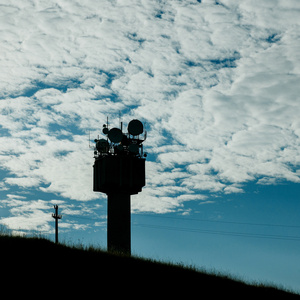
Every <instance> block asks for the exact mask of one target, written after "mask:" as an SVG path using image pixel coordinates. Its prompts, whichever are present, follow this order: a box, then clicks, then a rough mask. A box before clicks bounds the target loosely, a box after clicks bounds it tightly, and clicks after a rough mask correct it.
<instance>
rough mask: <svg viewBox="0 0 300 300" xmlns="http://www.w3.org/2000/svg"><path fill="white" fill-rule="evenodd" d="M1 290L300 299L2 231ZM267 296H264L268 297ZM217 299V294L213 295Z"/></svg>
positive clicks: (66, 294)
mask: <svg viewBox="0 0 300 300" xmlns="http://www.w3.org/2000/svg"><path fill="white" fill-rule="evenodd" d="M0 253H1V254H2V255H1V257H2V267H1V273H2V281H1V282H2V293H3V294H4V293H5V289H7V291H8V292H14V293H17V294H18V293H20V294H22V296H24V295H25V294H27V293H28V295H29V296H30V295H31V296H33V295H35V294H36V295H37V296H39V298H45V297H46V296H48V297H49V296H50V297H51V296H53V297H54V296H60V298H64V297H67V299H71V297H74V296H78V297H76V299H78V298H82V297H84V299H89V298H91V297H93V298H105V299H108V298H110V297H120V296H121V297H122V298H125V297H132V298H134V299H135V298H138V299H144V298H148V297H152V296H155V297H156V298H157V297H158V296H159V297H160V298H162V297H168V298H169V297H171V296H177V297H180V298H181V297H182V296H184V298H185V299H190V298H193V299H211V298H212V297H224V296H226V297H227V296H229V297H230V298H231V299H232V298H233V299H242V298H244V297H250V298H249V299H251V297H258V296H260V297H263V298H260V299H264V298H265V299H271V298H269V297H278V298H276V299H285V300H286V299H300V295H296V294H293V293H292V292H288V291H283V290H280V289H278V288H276V287H270V286H265V285H250V284H246V283H244V282H242V281H239V280H236V279H235V280H233V279H232V278H229V276H222V275H220V274H208V273H205V272H200V271H198V270H196V269H194V268H192V267H183V266H179V265H174V264H171V263H162V262H156V261H153V260H150V259H143V258H137V257H130V256H127V255H122V254H120V253H109V252H106V251H102V250H99V249H96V248H93V247H89V248H85V249H84V248H83V247H76V246H67V245H63V244H58V245H56V244H54V243H53V242H51V241H49V240H47V239H44V238H24V237H12V236H9V235H4V234H2V235H0ZM40 296H42V297H40ZM267 297H268V298H267ZM214 299H215V298H214Z"/></svg>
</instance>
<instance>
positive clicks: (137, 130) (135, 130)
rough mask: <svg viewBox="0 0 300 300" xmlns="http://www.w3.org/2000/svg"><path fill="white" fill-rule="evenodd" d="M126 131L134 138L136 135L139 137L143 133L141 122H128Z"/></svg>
mask: <svg viewBox="0 0 300 300" xmlns="http://www.w3.org/2000/svg"><path fill="white" fill-rule="evenodd" d="M127 129H128V132H129V133H130V134H131V135H133V136H136V135H140V134H142V133H143V131H144V126H143V123H142V122H141V121H139V120H136V119H135V120H131V121H130V122H129V124H128V128H127Z"/></svg>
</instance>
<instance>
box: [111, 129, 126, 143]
mask: <svg viewBox="0 0 300 300" xmlns="http://www.w3.org/2000/svg"><path fill="white" fill-rule="evenodd" d="M108 138H109V139H110V140H111V141H112V142H113V143H120V142H121V141H122V138H123V133H122V131H121V130H120V129H119V128H112V129H111V130H109V131H108Z"/></svg>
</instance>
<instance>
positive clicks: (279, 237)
mask: <svg viewBox="0 0 300 300" xmlns="http://www.w3.org/2000/svg"><path fill="white" fill-rule="evenodd" d="M133 226H136V227H145V228H153V229H160V230H173V231H184V232H194V233H204V234H217V235H227V236H238V237H246V238H263V239H276V240H288V241H300V236H284V235H273V234H260V233H246V232H234V231H221V230H202V229H198V228H184V227H172V226H164V225H151V224H133Z"/></svg>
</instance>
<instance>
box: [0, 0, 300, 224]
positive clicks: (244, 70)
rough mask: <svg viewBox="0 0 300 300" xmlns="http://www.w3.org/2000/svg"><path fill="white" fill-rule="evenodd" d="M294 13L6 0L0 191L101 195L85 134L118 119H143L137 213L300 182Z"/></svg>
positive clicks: (258, 4)
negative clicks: (248, 186)
mask: <svg viewBox="0 0 300 300" xmlns="http://www.w3.org/2000/svg"><path fill="white" fill-rule="evenodd" d="M299 9H300V8H299V3H298V1H296V0H295V1H292V0H290V1H279V0H278V1H276V3H275V2H274V1H252V0H251V1H234V0H224V1H223V2H222V5H215V1H202V3H198V2H197V1H185V2H182V1H171V2H167V3H160V2H158V1H154V2H151V3H150V2H143V1H133V2H132V1H130V2H125V1H121V2H111V1H101V3H100V2H99V3H95V1H84V2H81V3H76V2H74V1H73V2H70V1H66V0H62V1H56V2H55V1H54V2H51V3H49V1H42V0H39V1H26V2H24V1H13V2H12V1H6V3H5V5H2V6H1V17H0V20H1V21H0V25H1V26H0V27H1V30H2V31H1V35H0V43H1V45H2V49H3V50H2V52H1V53H2V54H1V58H0V67H1V70H2V72H1V74H0V91H1V92H0V93H1V97H2V100H1V101H0V112H1V118H0V132H1V133H3V134H2V135H1V137H0V163H1V168H2V169H3V170H5V175H4V183H2V185H1V186H0V188H1V190H2V191H5V189H13V188H14V187H16V186H19V187H22V188H23V189H24V190H26V188H34V189H37V190H39V191H42V192H45V193H54V194H57V195H58V196H60V197H65V198H66V199H73V200H80V201H87V200H91V199H96V198H97V197H99V196H100V195H99V194H96V193H93V192H92V164H93V153H92V151H90V152H89V151H88V141H87V139H88V131H89V130H91V136H92V137H96V135H97V134H101V127H102V124H103V123H104V122H105V121H106V117H107V116H109V117H110V122H111V124H112V126H117V125H118V113H119V111H121V112H122V115H123V116H122V118H123V121H124V122H125V123H126V122H128V121H129V120H130V119H131V118H132V117H134V118H141V119H142V120H143V121H146V123H147V125H146V127H147V130H148V139H147V141H146V142H145V149H146V151H148V152H149V156H148V157H149V159H148V160H150V161H147V187H146V188H145V189H144V191H143V194H142V195H143V197H141V196H140V195H138V196H135V197H134V199H136V200H133V209H134V210H145V211H156V212H166V211H171V210H174V209H183V202H184V201H197V200H199V201H202V202H201V203H203V201H204V200H205V199H206V198H205V196H204V195H203V193H204V192H207V191H208V192H212V193H240V192H242V191H243V184H245V183H246V182H248V181H252V180H258V183H260V184H270V183H272V182H273V183H276V182H278V181H280V180H288V181H292V182H299V180H300V179H299V178H300V175H299V165H300V150H299V149H300V147H299V146H300V145H299V144H300V122H299V115H300V105H299V103H300V102H299V94H300V90H299V89H300V88H299V84H298V82H299V72H300V63H299V62H300V57H299V55H300V54H299V53H300V51H299V50H300V49H299V48H300V43H299V33H298V32H299V17H298V16H299ZM8 192H10V191H8ZM10 193H11V192H10ZM11 194H12V193H11ZM103 197H104V196H103ZM207 201H208V202H209V200H207ZM207 201H206V202H207ZM22 207H23V206H22ZM23 208H24V207H23ZM15 221H16V220H15ZM15 221H14V222H15ZM25 221H26V220H25V219H24V220H20V222H21V223H22V222H23V223H24V222H25ZM23 223H22V224H23ZM24 224H25V223H24Z"/></svg>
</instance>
